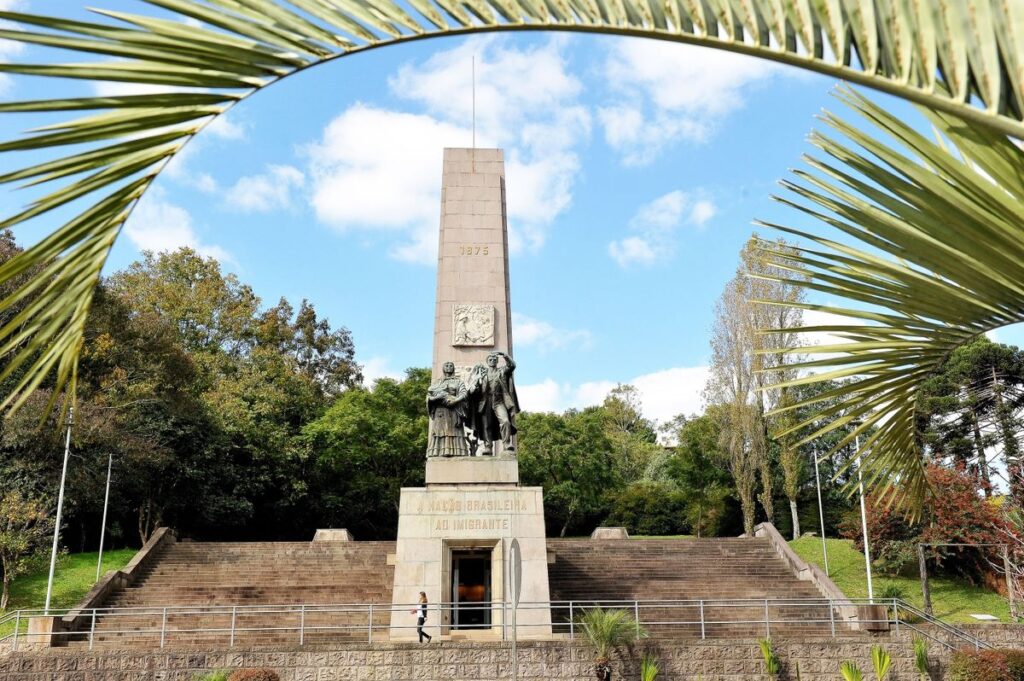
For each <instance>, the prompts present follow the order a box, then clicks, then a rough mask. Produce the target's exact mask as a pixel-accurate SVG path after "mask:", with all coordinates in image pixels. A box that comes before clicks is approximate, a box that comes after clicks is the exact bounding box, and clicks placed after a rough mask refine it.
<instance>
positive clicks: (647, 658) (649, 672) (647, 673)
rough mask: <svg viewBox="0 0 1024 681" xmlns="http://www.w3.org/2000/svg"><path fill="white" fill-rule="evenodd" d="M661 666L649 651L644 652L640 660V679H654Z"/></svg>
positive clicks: (643, 680)
mask: <svg viewBox="0 0 1024 681" xmlns="http://www.w3.org/2000/svg"><path fill="white" fill-rule="evenodd" d="M660 671H661V667H660V666H659V665H658V658H656V657H654V655H651V654H650V653H644V656H643V658H642V659H641V660H640V681H655V679H657V678H658V672H660Z"/></svg>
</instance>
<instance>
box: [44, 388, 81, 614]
mask: <svg viewBox="0 0 1024 681" xmlns="http://www.w3.org/2000/svg"><path fill="white" fill-rule="evenodd" d="M74 413H75V408H74V407H70V408H69V409H68V434H67V438H66V439H65V440H64V468H63V469H61V473H60V491H59V492H58V493H57V522H55V523H54V525H53V550H52V551H51V552H50V577H49V579H47V580H46V605H45V606H44V611H43V614H45V615H49V614H50V597H51V596H52V595H53V573H54V572H55V571H56V569H57V545H58V544H59V543H60V521H61V515H62V514H63V513H64V483H65V482H66V481H67V478H68V457H69V456H70V455H71V424H72V423H73V422H74V420H75V417H74Z"/></svg>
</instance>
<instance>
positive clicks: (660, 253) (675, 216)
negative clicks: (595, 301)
mask: <svg viewBox="0 0 1024 681" xmlns="http://www.w3.org/2000/svg"><path fill="white" fill-rule="evenodd" d="M716 212H717V209H716V207H715V204H714V203H713V202H711V201H710V200H708V199H699V200H694V198H693V197H692V196H691V195H690V194H688V193H687V192H684V191H681V190H678V189H677V190H675V191H672V192H669V193H668V194H665V195H664V196H660V197H658V198H657V199H655V200H653V201H651V202H650V203H647V204H644V205H643V206H641V207H640V208H639V209H638V210H637V212H636V214H634V215H633V217H632V218H631V219H630V221H629V229H630V231H631V232H633V233H634V234H633V235H632V236H628V237H624V238H622V239H619V240H616V241H612V242H611V243H609V244H608V254H609V255H610V256H611V257H612V259H614V260H615V262H617V263H618V264H619V266H620V267H629V266H630V265H641V266H650V265H652V264H654V263H656V262H658V261H661V260H666V259H668V258H670V257H671V256H672V254H673V253H674V252H675V248H676V241H677V239H678V232H679V228H680V227H682V226H683V225H684V224H690V225H694V226H696V227H703V226H704V225H705V224H706V223H707V222H708V221H709V220H710V219H711V218H713V217H714V216H715V213H716Z"/></svg>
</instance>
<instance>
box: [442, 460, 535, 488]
mask: <svg viewBox="0 0 1024 681" xmlns="http://www.w3.org/2000/svg"><path fill="white" fill-rule="evenodd" d="M518 484H519V460H518V459H516V458H515V457H512V456H500V457H493V456H460V457H453V458H450V459H444V458H432V459H427V486H428V487H430V486H433V485H508V486H512V487H514V486H516V485H518Z"/></svg>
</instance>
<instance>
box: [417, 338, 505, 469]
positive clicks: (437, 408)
mask: <svg viewBox="0 0 1024 681" xmlns="http://www.w3.org/2000/svg"><path fill="white" fill-rule="evenodd" d="M499 359H503V360H504V362H503V363H500V364H499ZM515 369H516V364H515V362H513V361H512V358H511V357H509V356H508V355H507V354H505V353H504V352H492V353H491V354H489V355H488V356H487V362H486V364H477V365H476V366H474V367H473V369H472V371H470V373H469V377H468V380H467V381H463V380H462V379H461V378H459V377H458V376H456V375H455V364H454V363H452V362H445V363H444V366H443V367H442V371H443V373H444V376H443V377H442V378H441V379H439V380H438V381H437V382H436V383H434V384H433V385H431V386H430V389H429V390H428V391H427V413H428V414H429V415H430V435H429V438H428V441H427V456H428V457H453V456H473V455H481V456H491V455H493V454H494V444H493V443H494V442H501V450H500V453H501V454H509V455H511V454H514V453H515V440H514V437H513V436H514V435H515V433H516V425H515V418H516V414H518V413H519V398H518V396H517V395H516V384H515V379H514V377H513V372H514V371H515Z"/></svg>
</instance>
